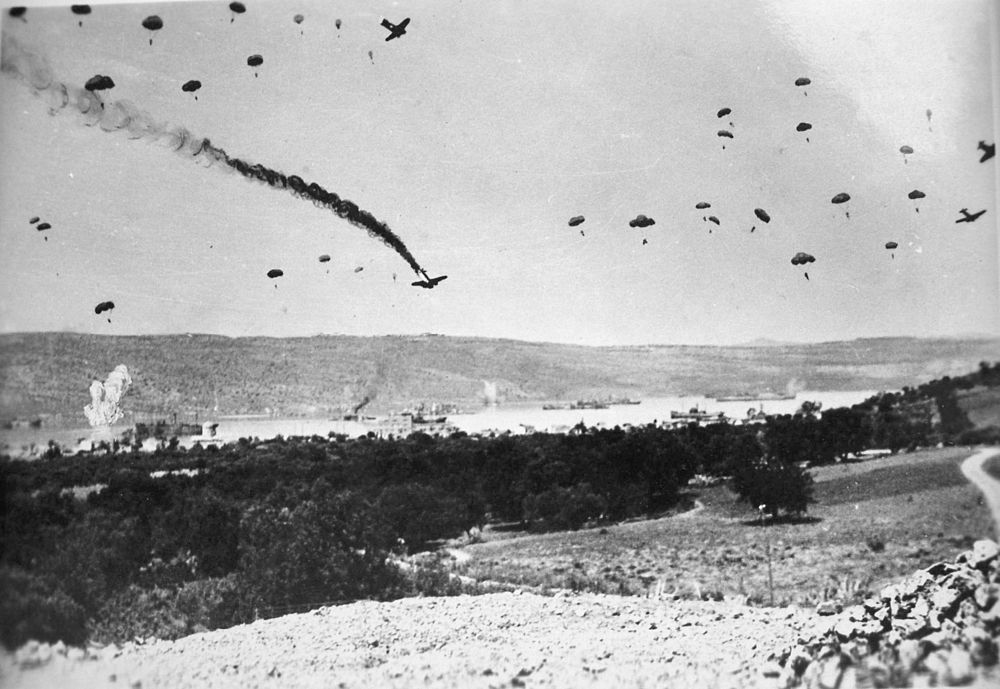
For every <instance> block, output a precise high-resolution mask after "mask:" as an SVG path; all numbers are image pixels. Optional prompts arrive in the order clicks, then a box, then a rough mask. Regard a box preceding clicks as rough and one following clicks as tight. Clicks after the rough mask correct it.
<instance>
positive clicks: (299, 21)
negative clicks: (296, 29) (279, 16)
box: [292, 14, 305, 24]
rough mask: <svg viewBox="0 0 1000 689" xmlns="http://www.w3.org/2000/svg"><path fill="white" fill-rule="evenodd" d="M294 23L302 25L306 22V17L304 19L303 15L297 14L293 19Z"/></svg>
mask: <svg viewBox="0 0 1000 689" xmlns="http://www.w3.org/2000/svg"><path fill="white" fill-rule="evenodd" d="M292 21H293V22H295V23H296V24H301V23H302V22H303V21H305V17H303V16H302V15H301V14H296V15H295V16H294V17H292Z"/></svg>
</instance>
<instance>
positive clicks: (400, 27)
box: [382, 17, 410, 41]
mask: <svg viewBox="0 0 1000 689" xmlns="http://www.w3.org/2000/svg"><path fill="white" fill-rule="evenodd" d="M409 23H410V18H409V17H407V18H406V19H404V20H403V21H401V22H399V24H393V23H392V22H391V21H389V20H388V19H383V20H382V26H384V27H385V28H387V29H389V31H391V32H392V33H390V34H389V35H388V36H387V37H386V39H385V40H387V41H391V40H392V39H394V38H399V37H400V36H402V35H403V34H404V33H406V25H407V24H409Z"/></svg>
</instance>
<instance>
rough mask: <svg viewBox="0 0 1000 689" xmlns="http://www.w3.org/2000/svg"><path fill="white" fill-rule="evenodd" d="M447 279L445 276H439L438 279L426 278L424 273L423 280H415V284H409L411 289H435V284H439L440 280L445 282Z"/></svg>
mask: <svg viewBox="0 0 1000 689" xmlns="http://www.w3.org/2000/svg"><path fill="white" fill-rule="evenodd" d="M447 279H448V276H447V275H441V276H439V277H436V278H432V277H428V276H427V274H426V273H424V279H423V280H417V281H416V282H411V283H410V284H411V285H412V286H413V287H423V288H424V289H434V288H435V287H437V284H438V283H439V282H441V281H442V280H447Z"/></svg>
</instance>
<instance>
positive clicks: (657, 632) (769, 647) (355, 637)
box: [0, 593, 820, 689]
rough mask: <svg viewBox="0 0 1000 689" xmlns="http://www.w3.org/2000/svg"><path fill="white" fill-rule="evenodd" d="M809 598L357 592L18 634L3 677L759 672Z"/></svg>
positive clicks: (457, 682)
mask: <svg viewBox="0 0 1000 689" xmlns="http://www.w3.org/2000/svg"><path fill="white" fill-rule="evenodd" d="M819 621H820V620H819V618H818V617H817V616H816V615H815V614H814V613H813V612H812V611H805V610H799V609H788V610H784V609H765V608H749V607H744V606H737V605H729V604H725V603H714V602H700V601H673V600H670V601H667V600H660V601H658V600H653V599H646V598H625V597H616V596H604V595H574V594H569V593H563V594H561V595H557V596H554V597H547V596H540V595H536V594H528V593H521V594H518V593H497V594H490V595H484V596H475V597H468V596H459V597H454V598H416V599H413V598H411V599H404V600H399V601H395V602H391V603H373V602H360V603H354V604H351V605H345V606H340V607H330V608H322V609H320V610H316V611H314V612H311V613H305V614H301V615H288V616H286V617H282V618H278V619H273V620H266V621H265V620H262V621H259V622H255V623H253V624H249V625H244V626H240V627H235V628H232V629H228V630H219V631H215V632H209V633H205V634H196V635H193V636H189V637H186V638H183V639H180V640H178V641H175V642H163V641H159V642H151V643H148V644H143V645H139V644H127V645H126V646H124V647H123V648H115V647H108V648H104V649H88V650H87V651H82V650H80V649H70V650H68V651H67V650H66V649H62V648H56V647H49V646H38V647H25V648H22V649H21V650H20V651H19V654H18V655H19V657H15V658H11V657H9V658H7V659H6V661H5V662H4V669H3V675H2V677H0V679H2V684H3V685H4V686H6V687H57V686H58V687H67V688H69V687H104V686H109V687H110V686H114V687H136V688H138V687H144V688H148V687H234V688H235V687H239V688H241V689H249V688H250V687H278V686H280V687H313V686H315V687H338V686H340V687H412V686H424V685H430V686H436V687H482V688H483V689H486V688H487V687H501V686H514V687H519V686H529V685H531V686H543V685H544V686H560V687H577V686H594V687H652V686H663V685H664V684H676V686H700V687H737V686H738V687H746V686H767V685H769V684H773V679H772V678H768V677H765V676H764V671H765V670H766V669H768V668H770V669H772V670H773V671H774V672H777V670H778V668H777V666H776V665H774V664H773V663H771V664H770V665H769V664H768V663H767V659H768V657H769V656H770V655H771V654H772V652H773V651H774V650H775V649H776V648H779V647H788V646H791V645H793V644H795V643H796V642H797V641H798V640H799V638H800V637H803V638H811V637H812V636H813V635H814V634H815V633H816V631H817V630H816V629H814V626H815V625H816V624H817V623H818V622H819Z"/></svg>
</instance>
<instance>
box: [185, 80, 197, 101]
mask: <svg viewBox="0 0 1000 689" xmlns="http://www.w3.org/2000/svg"><path fill="white" fill-rule="evenodd" d="M200 88H201V82H200V81H198V80H197V79H192V80H191V81H185V82H184V85H183V86H181V91H183V92H184V93H194V92H195V91H197V90H198V89H200ZM194 99H195V100H198V96H195V97H194Z"/></svg>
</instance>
